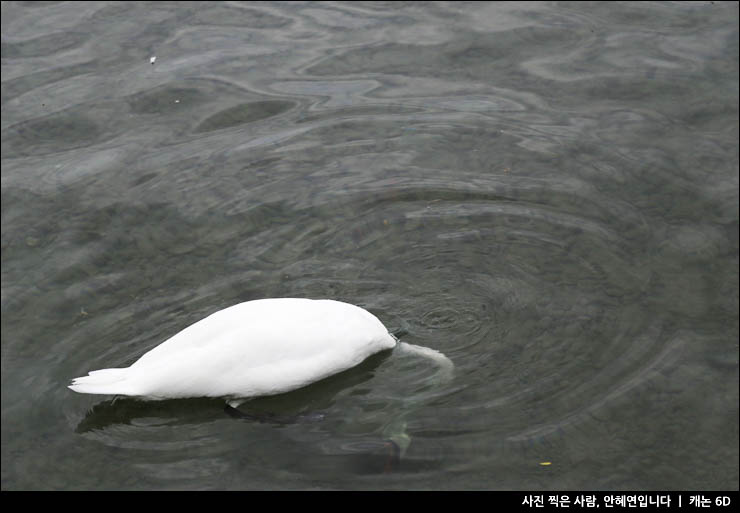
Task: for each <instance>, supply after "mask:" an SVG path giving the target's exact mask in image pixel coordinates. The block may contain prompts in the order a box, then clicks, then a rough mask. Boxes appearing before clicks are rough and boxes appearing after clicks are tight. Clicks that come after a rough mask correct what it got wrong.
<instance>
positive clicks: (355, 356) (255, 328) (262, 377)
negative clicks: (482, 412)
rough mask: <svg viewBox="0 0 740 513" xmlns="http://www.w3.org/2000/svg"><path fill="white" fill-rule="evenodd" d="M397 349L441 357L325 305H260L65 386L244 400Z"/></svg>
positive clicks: (243, 306) (446, 364) (235, 309)
mask: <svg viewBox="0 0 740 513" xmlns="http://www.w3.org/2000/svg"><path fill="white" fill-rule="evenodd" d="M393 348H397V349H398V350H401V351H405V352H409V353H414V354H417V355H419V356H423V357H425V358H428V359H430V360H431V361H433V362H434V363H435V364H436V365H437V366H438V367H439V368H440V371H441V374H442V375H443V376H444V377H445V381H446V380H447V379H448V378H449V377H451V375H452V369H453V364H452V362H451V361H450V360H449V359H448V358H447V357H446V356H445V355H443V354H442V353H440V352H438V351H435V350H433V349H429V348H426V347H420V346H415V345H411V344H406V343H403V342H397V341H396V338H395V337H394V336H393V335H391V334H390V333H389V332H388V330H387V329H386V327H385V326H383V324H382V323H381V322H380V320H378V318H377V317H375V316H374V315H373V314H371V313H370V312H368V311H366V310H363V309H362V308H360V307H358V306H354V305H350V304H348V303H342V302H339V301H333V300H329V299H321V300H312V299H298V298H278V299H259V300H255V301H247V302H246V303H240V304H238V305H235V306H232V307H229V308H226V309H224V310H220V311H218V312H216V313H214V314H212V315H209V316H208V317H206V318H205V319H202V320H200V321H198V322H196V323H195V324H193V325H191V326H189V327H188V328H185V329H184V330H182V331H181V332H179V333H178V334H176V335H175V336H173V337H172V338H170V339H168V340H166V341H165V342H163V343H162V344H160V345H158V346H157V347H155V348H154V349H152V350H150V351H149V352H147V353H145V354H144V355H143V356H142V357H141V358H139V360H137V361H136V362H135V363H133V364H132V365H131V366H130V367H126V368H117V369H101V370H96V371H91V372H90V373H89V375H88V376H84V377H80V378H76V379H74V380H73V381H72V384H71V385H70V386H69V388H71V389H72V390H74V391H75V392H80V393H84V394H109V395H122V396H132V397H137V398H142V399H173V398H185V397H223V398H225V399H226V400H227V402H228V403H229V404H230V405H231V406H233V407H236V406H238V405H239V404H240V403H242V402H244V401H245V400H247V399H249V398H252V397H257V396H265V395H274V394H279V393H283V392H289V391H291V390H295V389H297V388H300V387H303V386H305V385H308V384H310V383H314V382H316V381H319V380H321V379H323V378H326V377H328V376H331V375H333V374H337V373H339V372H342V371H344V370H347V369H349V368H351V367H354V366H355V365H358V364H359V363H361V362H362V361H363V360H365V359H366V358H367V357H369V356H371V355H373V354H375V353H378V352H380V351H383V350H389V349H393Z"/></svg>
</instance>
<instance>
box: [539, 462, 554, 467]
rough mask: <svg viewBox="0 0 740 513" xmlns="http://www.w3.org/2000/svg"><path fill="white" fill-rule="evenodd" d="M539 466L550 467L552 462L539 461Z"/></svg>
mask: <svg viewBox="0 0 740 513" xmlns="http://www.w3.org/2000/svg"><path fill="white" fill-rule="evenodd" d="M540 465H542V466H543V467H547V466H548V465H552V461H541V462H540Z"/></svg>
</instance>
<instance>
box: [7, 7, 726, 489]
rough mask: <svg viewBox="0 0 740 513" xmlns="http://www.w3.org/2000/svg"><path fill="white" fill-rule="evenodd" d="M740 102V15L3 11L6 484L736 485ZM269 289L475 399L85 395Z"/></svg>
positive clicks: (404, 381)
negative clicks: (373, 319) (397, 347)
mask: <svg viewBox="0 0 740 513" xmlns="http://www.w3.org/2000/svg"><path fill="white" fill-rule="evenodd" d="M155 55H156V57H157V59H156V63H155V64H154V65H151V64H150V62H149V61H150V57H151V56H155ZM738 83H739V80H738V4H737V3H725V2H684V3H671V2H668V3H653V2H650V3H648V2H645V3H616V2H597V3H587V2H577V3H576V2H574V3H533V4H532V3H522V4H518V3H503V4H501V3H469V4H468V3H461V2H455V3H439V4H437V3H435V4H426V3H409V4H403V3H388V4H384V3H377V2H369V3H365V2H352V3H346V4H344V3H338V4H334V3H332V4H323V3H307V4H298V3H276V4H273V3H266V4H262V3H260V4H257V3H246V4H244V5H239V4H211V3H206V4H195V3H183V4H166V5H160V4H159V3H97V2H85V3H78V4H74V3H73V4H67V3H54V2H44V3H23V2H20V3H18V2H3V4H2V98H1V100H2V488H3V489H4V490H17V489H63V490H69V489H368V488H370V489H650V490H657V489H670V490H682V489H694V490H695V489H737V488H738V335H739V333H738V332H739V330H738ZM283 296H294V297H316V298H319V297H325V298H334V299H339V300H343V301H347V302H350V303H354V304H358V305H361V306H363V307H365V308H367V309H368V310H370V311H371V312H373V313H374V314H375V315H377V316H378V317H379V318H380V319H381V320H382V321H383V322H384V323H385V324H386V325H387V326H388V327H389V328H390V329H391V330H392V331H394V332H396V333H400V334H401V335H402V336H401V338H402V340H404V341H406V342H410V343H414V344H420V345H424V346H428V347H432V348H434V349H438V350H440V351H442V352H444V353H445V354H446V355H447V356H448V357H449V358H450V359H451V360H452V361H453V362H454V363H455V367H456V372H455V378H454V380H453V381H452V382H450V383H448V384H447V385H445V386H444V387H441V388H439V387H437V388H433V389H432V388H430V387H429V380H430V369H429V368H428V367H426V366H424V365H423V363H420V362H419V361H418V360H416V359H414V358H411V357H408V356H404V355H399V354H390V355H385V356H379V357H375V358H372V359H371V360H369V361H367V362H365V363H364V364H362V365H361V366H359V367H357V368H355V369H352V370H351V371H348V372H346V373H343V374H342V375H339V376H336V377H334V378H331V379H329V380H326V381H324V382H320V383H317V384H315V385H313V386H310V387H308V388H306V389H303V390H300V391H296V392H293V393H289V394H285V395H282V396H278V397H272V398H264V399H259V400H256V401H253V402H252V403H251V404H249V405H247V407H248V409H249V410H250V411H253V412H258V413H260V412H261V413H262V414H270V415H273V416H274V417H273V419H278V418H281V419H295V421H287V422H278V421H268V422H257V421H250V420H249V419H235V418H233V417H231V416H229V415H227V414H225V412H224V410H223V402H222V401H218V400H206V399H202V400H179V401H164V402H152V403H147V402H137V401H132V400H125V399H117V400H115V401H114V400H113V398H112V397H105V396H84V395H78V394H75V393H73V392H71V391H70V390H68V389H67V388H66V385H67V384H68V383H69V380H70V379H71V378H74V377H76V376H81V375H84V374H86V373H87V372H88V371H89V370H92V369H98V368H104V367H115V366H125V365H128V364H130V363H132V362H133V361H135V360H136V359H137V358H138V357H139V356H140V355H141V354H143V353H144V352H145V351H146V350H148V349H150V348H152V347H154V346H156V345H157V344H159V343H160V342H162V341H164V340H165V339H167V338H168V337H170V336H171V335H173V334H174V333H176V332H178V331H179V330H181V329H183V328H185V327H186V326H188V325H189V324H192V323H193V322H195V321H197V320H199V319H201V318H202V317H205V316H206V315H208V314H210V313H212V312H214V311H216V310H219V309H221V308H224V307H226V306H230V305H232V304H235V303H238V302H241V301H247V300H250V299H257V298H263V297H283ZM400 423H405V425H406V432H407V434H408V435H409V436H410V437H411V444H410V445H409V447H408V451H407V452H406V454H405V455H404V457H403V458H402V460H401V462H400V464H399V465H398V466H397V468H395V469H393V470H391V471H390V472H389V471H387V470H388V469H387V467H386V465H385V463H386V456H385V455H384V453H383V450H381V449H378V441H379V440H382V438H383V436H384V433H387V431H388V429H391V428H392V427H393V426H396V425H399V424H400ZM542 462H551V465H548V466H543V465H541V464H540V463H542Z"/></svg>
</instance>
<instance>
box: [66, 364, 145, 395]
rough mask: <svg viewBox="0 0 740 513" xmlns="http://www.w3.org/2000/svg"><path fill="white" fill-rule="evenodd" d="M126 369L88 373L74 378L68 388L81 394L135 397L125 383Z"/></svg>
mask: <svg viewBox="0 0 740 513" xmlns="http://www.w3.org/2000/svg"><path fill="white" fill-rule="evenodd" d="M128 370H129V369H128V368H125V369H100V370H96V371H90V373H89V375H88V376H83V377H81V378H75V379H73V380H72V384H71V385H69V388H70V389H72V390H74V391H75V392H79V393H81V394H105V395H135V394H132V393H131V390H130V386H129V384H128V383H127V382H126V377H127V376H128Z"/></svg>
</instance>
